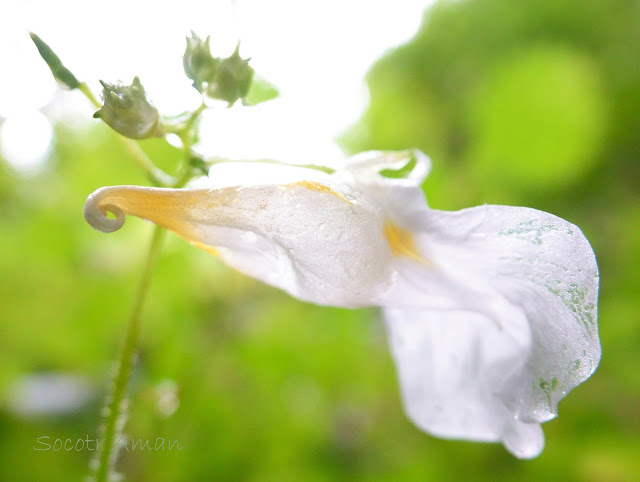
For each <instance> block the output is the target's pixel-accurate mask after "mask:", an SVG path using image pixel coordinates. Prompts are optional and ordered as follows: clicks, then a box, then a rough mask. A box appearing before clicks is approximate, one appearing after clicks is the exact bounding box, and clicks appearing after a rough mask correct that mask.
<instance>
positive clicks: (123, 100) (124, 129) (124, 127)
mask: <svg viewBox="0 0 640 482" xmlns="http://www.w3.org/2000/svg"><path fill="white" fill-rule="evenodd" d="M100 83H101V84H102V87H104V89H103V91H102V96H103V98H104V103H103V106H102V107H101V108H100V110H98V111H97V112H96V113H95V114H93V117H96V118H100V119H102V120H103V121H105V122H106V123H107V124H108V125H109V126H110V127H111V128H112V129H113V130H114V131H116V132H118V133H120V134H122V135H123V136H125V137H129V138H131V139H146V138H148V137H162V136H164V130H163V129H162V120H161V119H160V114H159V113H158V109H156V108H155V107H153V106H152V105H151V103H150V102H149V100H148V99H147V95H146V93H145V91H144V87H142V84H140V79H139V78H138V77H135V78H134V79H133V83H132V84H131V85H116V84H108V83H106V82H103V81H102V80H101V81H100Z"/></svg>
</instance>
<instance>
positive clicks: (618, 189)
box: [0, 0, 640, 481]
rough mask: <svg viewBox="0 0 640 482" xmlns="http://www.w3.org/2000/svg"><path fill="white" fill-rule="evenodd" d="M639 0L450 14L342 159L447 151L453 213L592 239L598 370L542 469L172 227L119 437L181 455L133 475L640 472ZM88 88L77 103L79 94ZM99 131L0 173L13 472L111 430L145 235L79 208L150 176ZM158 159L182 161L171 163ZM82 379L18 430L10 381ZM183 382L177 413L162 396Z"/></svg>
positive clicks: (377, 346)
mask: <svg viewBox="0 0 640 482" xmlns="http://www.w3.org/2000/svg"><path fill="white" fill-rule="evenodd" d="M639 21H640V2H638V1H622V0H612V1H609V2H601V1H597V0H585V1H577V0H561V1H559V0H556V1H552V0H527V1H524V0H522V1H518V2H514V1H512V0H474V1H470V0H462V1H441V2H439V3H438V4H437V5H436V6H435V7H434V8H432V9H431V10H430V11H429V12H428V14H427V15H426V16H425V21H424V25H423V27H422V28H421V30H420V32H419V33H418V34H417V35H416V37H415V38H414V39H413V40H412V41H411V42H410V43H408V44H407V45H405V46H403V47H401V48H398V49H396V50H394V51H393V52H390V53H389V54H388V55H387V56H385V57H384V58H383V59H382V60H380V61H379V62H378V63H377V64H376V65H375V66H374V67H373V69H372V71H371V73H370V75H369V79H368V81H369V86H370V91H371V105H370V107H369V109H368V111H367V113H366V114H365V115H364V117H363V119H362V121H361V122H360V123H358V124H357V125H356V126H354V127H353V129H351V130H350V131H349V132H348V133H347V134H345V136H344V138H343V139H342V142H343V144H344V145H345V146H346V147H347V149H349V150H352V151H356V150H361V149H369V148H383V149H404V148H407V147H411V146H417V147H420V148H421V149H423V150H424V151H425V152H427V153H428V154H429V155H431V157H432V159H433V161H434V167H433V172H432V174H431V176H430V177H429V179H428V180H427V182H426V185H425V192H426V193H427V196H428V199H429V200H430V203H431V204H432V205H433V206H434V207H437V208H443V209H459V208H463V207H467V206H471V205H475V204H480V203H503V204H517V205H527V206H531V207H535V208H538V209H543V210H546V211H549V212H552V213H554V214H557V215H559V216H562V217H564V218H566V219H568V220H570V221H571V222H574V223H575V224H577V225H578V226H580V227H581V228H582V229H583V231H584V232H585V234H586V235H587V237H588V238H589V239H590V240H591V242H592V244H593V246H594V249H595V251H596V254H597V256H598V259H599V264H600V269H601V282H602V286H601V300H600V315H599V321H600V326H601V329H600V332H601V338H602V343H603V360H602V363H601V366H600V368H599V369H598V371H597V372H596V374H595V375H594V376H593V378H592V379H591V380H589V381H588V382H587V383H586V384H585V385H583V386H581V387H579V388H577V389H576V390H575V391H574V392H573V393H571V394H570V395H569V397H568V398H567V399H566V400H565V401H563V402H562V403H561V405H560V418H559V419H558V420H554V421H552V422H550V423H547V424H545V426H544V428H545V433H546V436H547V445H546V448H545V451H544V452H543V453H542V455H541V456H540V457H539V458H538V459H535V460H533V461H528V462H523V461H518V460H516V459H514V458H513V457H512V456H510V455H509V454H508V453H507V452H506V451H505V450H504V449H503V448H502V447H501V446H499V445H496V444H479V443H468V442H451V441H444V440H439V439H435V438H432V437H430V436H428V435H426V434H424V433H422V432H420V431H419V430H418V429H416V428H415V427H414V426H413V425H412V424H411V423H410V422H409V421H408V420H407V419H406V418H405V417H404V415H403V412H402V407H401V402H400V396H399V392H398V387H397V381H396V377H395V373H394V367H393V364H392V362H391V358H390V355H389V353H388V350H387V346H386V339H385V334H384V330H383V327H382V324H381V322H380V320H379V319H378V316H377V313H376V312H375V311H373V310H358V311H348V310H338V309H330V308H321V307H316V306H312V305H306V304H303V303H300V302H298V301H296V300H293V299H291V298H290V297H288V296H286V295H284V294H283V293H280V292H278V291H276V290H274V289H271V288H269V287H266V286H263V285H261V284H259V283H257V282H254V281H253V280H250V279H247V278H245V277H243V276H242V275H240V274H237V273H235V272H233V271H231V270H229V269H227V268H226V267H224V266H223V265H222V264H221V263H220V262H219V261H218V260H217V259H216V258H214V257H211V256H210V255H208V254H206V253H204V252H201V251H199V250H196V249H194V248H193V247H191V246H189V245H188V244H186V243H185V242H184V241H182V240H181V239H178V238H177V237H175V236H173V235H171V236H169V237H168V243H167V246H166V248H165V249H164V252H163V256H162V257H161V259H160V262H159V266H158V269H157V272H156V275H155V277H154V280H153V283H152V287H151V292H150V297H149V302H148V303H147V307H146V309H145V315H144V321H143V332H142V344H141V347H140V357H139V364H138V367H137V370H136V372H135V374H134V380H133V383H132V392H131V393H132V396H131V410H130V413H131V414H132V415H131V419H130V421H129V424H128V428H127V433H129V434H130V435H132V436H133V437H135V438H140V439H150V440H155V439H156V437H162V438H164V439H166V440H167V441H168V440H177V441H178V442H179V443H180V444H181V446H182V447H183V449H182V450H180V451H177V450H174V451H171V452H169V451H164V452H162V451H158V452H151V451H144V452H141V451H136V452H126V451H123V452H122V453H121V457H122V459H121V463H120V465H119V467H120V469H121V471H122V472H124V473H125V474H127V476H128V477H129V479H130V480H140V481H147V480H149V481H151V480H153V481H200V480H234V481H235V480H252V481H272V480H278V481H280V480H305V481H307V480H308V481H325V480H326V481H329V480H376V481H378V480H383V481H384V480H388V481H397V480H407V481H414V480H415V481H424V480H457V479H461V480H463V479H469V478H473V479H475V480H532V481H533V480H541V479H547V480H603V481H604V480H632V479H634V477H636V476H637V474H639V473H640V461H639V459H638V446H637V444H638V440H640V378H639V377H638V375H637V374H638V373H639V372H640V357H639V356H638V355H639V353H640V336H639V335H638V333H640V331H639V330H638V327H639V326H640V324H639V322H640V320H639V318H640V298H639V297H638V292H639V291H640V229H639V228H638V226H640V202H639V201H640V166H639V163H638V158H639V156H640V135H639V133H640V59H639V57H638V52H640V29H639V28H638V22H639ZM67 95H73V94H67ZM115 135H116V134H114V133H112V132H110V131H108V128H107V127H106V126H102V125H100V126H97V127H95V128H93V129H91V130H89V131H72V130H69V128H68V127H66V126H64V125H58V126H57V127H56V137H55V139H56V144H55V153H54V155H53V157H52V159H51V161H50V162H51V169H50V170H49V171H48V172H46V173H45V174H42V175H40V176H35V177H30V178H28V177H20V176H18V175H16V174H15V173H13V172H12V171H11V170H10V168H8V167H7V166H6V164H5V163H2V162H0V234H1V235H0V394H2V395H0V480H7V481H14V480H15V481H43V480H80V479H81V478H82V477H83V476H84V475H85V474H86V473H87V467H88V463H89V459H90V457H91V455H92V454H91V453H89V452H87V451H79V452H76V451H70V452H66V451H60V452H53V451H42V452H37V451H34V450H33V449H32V447H33V446H34V445H35V444H36V439H37V438H38V437H41V436H49V437H50V438H51V440H54V439H56V438H61V439H66V438H70V439H72V440H74V441H75V440H77V439H84V438H86V437H87V436H88V437H90V438H95V437H96V436H97V427H98V425H99V423H100V416H99V412H100V407H101V405H102V397H103V395H104V391H105V385H106V382H107V380H108V378H109V376H110V370H111V364H112V361H113V360H114V359H115V354H116V352H117V350H118V346H119V344H120V342H121V339H122V336H123V334H124V326H125V322H126V319H127V316H128V313H129V309H130V304H131V299H132V296H133V292H134V287H135V285H136V281H137V279H138V276H139V271H140V265H141V262H142V259H143V257H144V252H145V250H146V248H147V246H146V243H147V241H146V240H147V239H148V238H149V235H150V232H151V226H150V225H148V224H146V223H143V222H140V221H136V220H131V221H129V222H128V223H126V224H125V226H124V228H123V229H122V230H121V231H120V232H119V233H118V234H117V235H111V236H105V235H103V234H101V233H98V232H96V231H93V230H92V229H91V228H90V227H89V226H88V225H87V224H86V223H84V221H83V220H82V216H81V208H82V205H83V203H84V200H85V198H86V196H87V195H88V194H89V193H91V192H92V191H93V190H94V189H96V188H98V187H100V186H103V185H109V184H125V183H127V184H146V179H145V177H144V175H143V174H142V173H141V172H139V171H138V170H137V168H136V166H135V164H134V163H133V162H131V159H130V158H129V157H128V155H127V153H126V152H125V151H124V150H123V149H122V147H121V146H120V144H119V143H117V142H115ZM142 146H143V148H144V149H145V150H146V151H147V152H148V153H149V154H150V155H151V156H152V157H153V158H154V159H159V160H161V161H162V162H163V163H165V165H164V166H163V167H166V168H170V167H171V166H172V165H175V162H174V161H175V159H177V157H178V156H179V155H180V154H179V152H178V151H177V150H176V149H174V148H172V147H170V146H169V145H167V144H166V143H165V142H164V141H162V140H146V141H143V142H142ZM48 372H54V373H67V374H75V375H81V376H87V377H89V379H90V380H91V383H92V385H93V388H94V390H95V394H94V396H93V398H92V402H91V403H90V404H89V405H87V406H84V407H83V408H82V410H80V411H78V412H74V413H72V414H68V415H52V416H44V415H43V416H38V417H35V416H30V417H27V416H20V415H17V414H16V413H15V412H13V411H11V410H9V409H8V405H7V402H8V397H9V394H10V389H11V387H12V385H13V384H14V383H15V381H16V380H18V379H19V378H20V377H21V376H24V375H28V374H33V373H48ZM166 379H170V380H173V381H174V382H175V383H176V384H177V387H178V397H179V400H180V405H179V408H178V409H177V411H176V412H175V413H174V414H172V415H170V416H167V415H164V414H162V412H161V411H159V410H158V409H157V408H158V403H159V395H158V393H157V390H156V389H157V388H158V387H159V386H162V384H163V381H164V380H166Z"/></svg>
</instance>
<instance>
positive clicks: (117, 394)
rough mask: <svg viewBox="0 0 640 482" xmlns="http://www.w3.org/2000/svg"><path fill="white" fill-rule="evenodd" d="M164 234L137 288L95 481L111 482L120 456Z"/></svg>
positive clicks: (158, 234)
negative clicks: (145, 306) (142, 325)
mask: <svg viewBox="0 0 640 482" xmlns="http://www.w3.org/2000/svg"><path fill="white" fill-rule="evenodd" d="M164 233H165V230H164V229H162V228H161V227H159V226H156V227H155V230H154V232H153V237H152V238H151V245H150V247H149V253H148V254H147V259H146V262H145V265H144V270H143V272H142V278H141V280H140V284H139V286H138V292H137V293H136V297H135V298H134V302H133V309H132V311H131V317H130V318H129V325H128V327H127V335H126V338H125V342H124V346H123V348H122V352H121V354H120V360H119V363H118V371H117V374H116V378H115V381H114V384H113V395H112V398H111V401H110V402H109V405H108V412H107V419H106V420H105V425H104V438H103V441H102V445H101V449H102V451H101V452H100V453H99V454H100V455H99V459H98V462H99V465H98V468H97V470H96V479H95V480H96V482H107V481H108V480H110V475H111V473H112V472H113V467H114V465H115V459H116V456H117V451H116V450H115V444H116V442H117V439H118V436H119V433H120V432H121V430H122V428H123V425H124V418H125V413H124V412H125V409H126V407H125V405H126V400H125V397H126V393H127V388H128V386H129V380H130V378H131V372H132V370H133V364H134V360H135V354H136V347H137V345H138V337H139V334H140V315H141V313H142V306H143V304H144V300H145V298H146V295H147V292H148V290H149V283H150V281H151V274H152V272H153V268H154V266H155V264H156V261H157V259H158V255H159V254H160V248H161V247H162V241H163V239H164Z"/></svg>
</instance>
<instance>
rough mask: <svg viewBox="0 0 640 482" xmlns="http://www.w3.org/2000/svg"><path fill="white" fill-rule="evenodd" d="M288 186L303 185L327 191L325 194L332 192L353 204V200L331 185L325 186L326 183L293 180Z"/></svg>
mask: <svg viewBox="0 0 640 482" xmlns="http://www.w3.org/2000/svg"><path fill="white" fill-rule="evenodd" d="M287 186H301V187H304V188H306V189H310V190H312V191H317V192H321V193H325V194H331V195H333V196H336V197H337V198H338V199H341V200H343V201H344V202H347V203H349V204H353V203H352V202H351V201H349V200H348V199H347V198H346V197H344V196H343V195H342V194H340V193H339V192H337V191H334V190H333V189H331V188H330V187H329V186H325V185H324V184H320V183H317V182H311V181H298V182H293V183H291V184H287Z"/></svg>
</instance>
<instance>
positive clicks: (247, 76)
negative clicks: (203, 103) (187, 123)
mask: <svg viewBox="0 0 640 482" xmlns="http://www.w3.org/2000/svg"><path fill="white" fill-rule="evenodd" d="M249 60H250V59H243V58H241V57H240V44H238V46H237V47H236V50H235V52H233V54H232V55H231V57H228V58H226V59H222V61H221V62H220V64H219V65H218V69H217V71H216V76H215V80H214V81H213V82H212V83H210V84H209V87H208V88H207V95H208V96H209V97H211V98H213V99H221V100H226V101H227V102H229V105H232V104H233V103H234V102H235V101H236V100H238V99H242V98H243V97H246V96H247V94H248V93H249V87H251V80H252V79H253V69H252V68H251V67H250V66H249Z"/></svg>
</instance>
